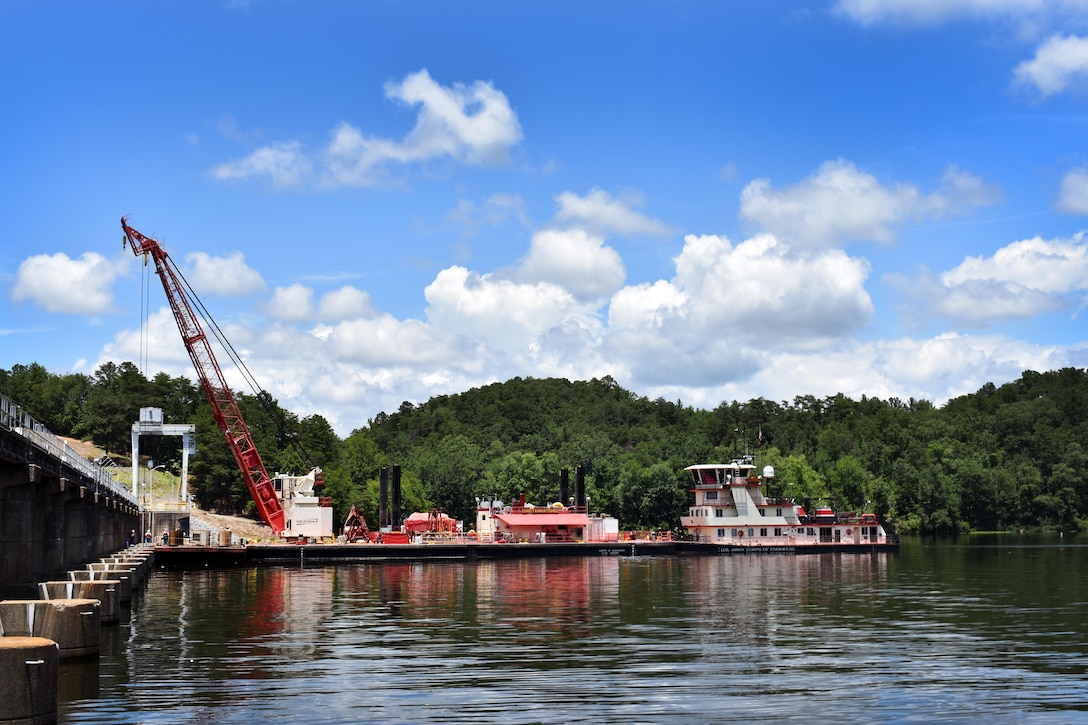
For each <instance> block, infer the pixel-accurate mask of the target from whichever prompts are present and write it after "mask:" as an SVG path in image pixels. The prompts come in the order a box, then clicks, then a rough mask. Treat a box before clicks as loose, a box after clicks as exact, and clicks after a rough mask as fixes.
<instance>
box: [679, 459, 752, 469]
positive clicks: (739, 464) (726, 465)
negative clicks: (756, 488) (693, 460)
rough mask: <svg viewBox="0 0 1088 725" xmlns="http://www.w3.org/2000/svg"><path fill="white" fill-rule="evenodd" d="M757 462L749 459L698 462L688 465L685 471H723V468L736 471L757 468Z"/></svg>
mask: <svg viewBox="0 0 1088 725" xmlns="http://www.w3.org/2000/svg"><path fill="white" fill-rule="evenodd" d="M755 467H756V464H754V463H751V462H749V461H733V462H732V463H697V464H695V465H693V466H688V467H687V468H685V469H684V470H685V471H721V470H723V469H729V470H731V471H736V470H739V469H741V468H750V469H753V470H755Z"/></svg>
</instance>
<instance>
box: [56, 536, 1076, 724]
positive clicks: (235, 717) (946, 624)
mask: <svg viewBox="0 0 1088 725" xmlns="http://www.w3.org/2000/svg"><path fill="white" fill-rule="evenodd" d="M1086 615H1088V546H1085V545H1083V544H1081V545H1078V544H1077V543H1075V542H1074V541H1073V540H1067V539H1060V540H1059V539H1049V540H1044V541H1039V540H1030V539H1025V538H1023V537H1015V536H1008V537H1001V538H994V539H981V538H971V539H960V540H958V541H956V542H943V543H933V542H928V543H927V542H923V541H918V540H916V541H906V542H904V544H903V546H902V551H901V552H900V553H898V554H815V555H798V556H791V555H750V556H731V557H730V556H725V557H635V558H631V557H600V558H537V559H524V560H516V561H481V562H471V563H468V562H456V561H428V562H412V563H403V562H399V563H389V564H365V565H364V564H358V565H339V566H330V567H306V568H299V567H294V568H288V567H268V568H253V569H232V570H219V571H213V570H204V571H197V572H184V573H182V572H163V571H160V572H156V573H155V574H154V575H153V576H152V577H151V578H150V579H149V580H148V582H147V583H146V585H145V586H144V588H143V590H142V591H141V593H140V595H139V596H138V597H134V600H133V604H132V607H131V612H130V613H128V614H127V615H126V616H125V617H124V621H123V622H122V623H121V624H120V625H117V626H113V627H104V629H103V643H102V646H103V651H102V655H101V657H100V658H98V659H97V660H92V661H90V662H80V663H69V664H64V665H62V668H61V704H60V719H61V722H64V723H126V724H127V723H215V724H218V723H247V724H248V723H277V722H278V723H354V722H399V723H423V722H444V723H465V722H474V723H562V722H586V723H588V722H595V723H598V722H599V723H726V722H737V723H740V722H745V723H750V722H758V721H763V722H791V721H796V722H806V723H820V724H822V723H829V724H830V723H888V722H930V723H934V722H938V723H939V722H950V723H951V722H965V723H966V722H971V723H975V722H985V723H988V724H991V725H992V724H994V723H1035V722H1040V723H1070V722H1088V616H1086Z"/></svg>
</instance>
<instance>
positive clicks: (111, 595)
mask: <svg viewBox="0 0 1088 725" xmlns="http://www.w3.org/2000/svg"><path fill="white" fill-rule="evenodd" d="M120 586H121V582H119V581H117V580H116V579H99V580H96V581H91V582H75V581H67V582H40V583H39V584H38V592H39V595H40V596H41V598H42V599H48V600H52V599H97V600H98V601H99V602H101V603H102V606H101V607H100V609H99V621H100V622H101V623H102V624H117V623H118V622H120V621H121V596H120V591H119V589H120Z"/></svg>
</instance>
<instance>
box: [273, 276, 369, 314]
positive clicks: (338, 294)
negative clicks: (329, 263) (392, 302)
mask: <svg viewBox="0 0 1088 725" xmlns="http://www.w3.org/2000/svg"><path fill="white" fill-rule="evenodd" d="M265 311H266V312H268V314H269V315H271V316H272V317H274V318H276V319H278V320H282V321H285V322H302V321H310V320H320V321H322V322H326V323H327V322H338V321H340V320H350V319H354V318H357V317H369V316H372V315H373V314H374V310H373V308H372V307H371V306H370V295H369V294H367V293H366V292H364V291H363V290H360V289H358V288H356V287H352V286H351V285H345V286H343V287H341V288H340V289H338V290H333V291H332V292H328V293H326V294H324V295H322V297H321V299H320V301H319V302H316V303H315V302H314V290H313V288H311V287H307V286H305V285H302V284H298V283H296V284H292V285H288V286H286V287H277V288H276V289H274V290H273V291H272V299H270V300H269V301H268V302H267V303H266V305H265Z"/></svg>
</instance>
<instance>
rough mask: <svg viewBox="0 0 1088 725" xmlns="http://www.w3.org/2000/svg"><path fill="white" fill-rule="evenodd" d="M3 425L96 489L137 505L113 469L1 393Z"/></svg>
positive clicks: (0, 416) (1, 418) (0, 406)
mask: <svg viewBox="0 0 1088 725" xmlns="http://www.w3.org/2000/svg"><path fill="white" fill-rule="evenodd" d="M0 426H3V427H4V428H7V429H9V430H11V431H12V432H13V433H15V434H17V435H20V436H22V437H23V438H26V439H27V440H28V441H30V443H32V444H33V445H34V446H35V447H37V448H38V449H40V450H42V451H44V452H45V453H47V454H48V455H50V456H52V457H53V458H55V459H57V460H58V461H60V462H61V463H63V464H64V465H66V466H68V467H69V468H71V469H72V470H74V471H77V472H79V473H81V474H82V475H83V476H85V477H86V478H87V479H88V480H90V481H91V482H93V484H94V488H95V491H107V492H109V493H111V494H113V495H115V496H118V497H120V498H122V499H124V500H125V501H127V502H128V503H130V504H132V505H133V506H135V505H136V495H135V494H133V493H132V491H131V490H129V489H128V488H127V487H126V486H122V485H121V484H120V483H118V482H117V481H115V480H114V479H113V476H111V475H110V469H108V468H106V467H104V466H100V465H98V464H97V463H94V462H93V461H88V460H87V459H86V458H84V457H83V456H81V455H80V454H79V453H77V452H76V450H75V449H74V448H72V447H71V446H70V445H68V444H67V443H65V442H64V440H62V439H61V438H59V437H58V436H55V435H53V433H51V432H50V431H49V429H48V428H46V427H45V426H44V425H42V424H41V423H39V422H38V421H36V420H34V418H32V417H31V416H30V414H29V413H27V412H26V411H25V410H23V409H22V408H20V407H19V406H18V405H17V404H15V403H14V402H13V401H11V400H9V399H8V398H7V397H6V396H4V395H0Z"/></svg>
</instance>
